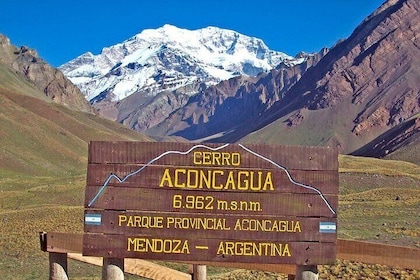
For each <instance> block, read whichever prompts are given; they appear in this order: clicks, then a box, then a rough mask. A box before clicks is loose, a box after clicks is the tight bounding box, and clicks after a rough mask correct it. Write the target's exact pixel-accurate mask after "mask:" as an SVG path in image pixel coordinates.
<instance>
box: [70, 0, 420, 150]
mask: <svg viewBox="0 0 420 280" xmlns="http://www.w3.org/2000/svg"><path fill="white" fill-rule="evenodd" d="M419 6H420V4H419V3H418V1H415V0H389V1H387V2H385V3H384V4H383V5H382V6H381V7H379V8H378V9H377V10H376V11H375V12H374V13H372V14H371V15H370V16H369V17H367V18H366V19H365V20H364V21H363V22H362V23H361V24H360V25H359V26H358V27H357V28H356V29H355V30H354V32H353V33H352V35H351V36H350V37H349V38H347V39H344V40H341V41H339V42H337V44H336V45H335V46H333V47H332V48H331V49H324V50H321V51H320V52H319V53H318V54H311V55H308V54H301V55H300V56H297V57H296V58H290V57H287V56H284V54H281V53H280V54H279V53H274V52H272V51H269V50H267V49H266V48H265V45H263V43H262V42H261V41H260V40H257V39H252V38H251V39H252V40H250V39H249V37H245V36H244V37H242V35H240V34H239V35H238V34H237V33H235V32H233V31H229V32H225V31H221V30H217V29H214V28H208V29H203V30H198V31H186V30H179V29H177V28H175V27H173V26H164V27H162V28H160V29H157V30H145V31H144V32H142V33H140V34H139V35H136V36H134V37H133V38H131V39H130V40H127V41H126V42H123V43H122V44H118V45H116V46H113V47H110V48H105V49H104V50H103V52H102V54H100V55H98V56H93V55H91V54H85V55H83V56H81V57H79V58H76V59H75V60H73V61H71V62H69V63H68V64H66V65H64V66H63V67H62V69H63V71H65V72H66V73H67V75H68V76H69V77H70V78H71V79H72V80H73V81H75V82H77V83H78V85H79V87H81V88H82V90H84V91H85V93H86V92H87V91H86V89H88V88H92V89H94V90H90V91H89V92H91V93H88V95H87V96H88V98H90V99H91V101H93V102H95V106H96V108H97V109H99V111H100V113H101V114H102V115H104V116H106V117H108V118H110V119H112V120H116V121H118V122H120V123H122V124H124V125H126V126H128V127H130V128H132V129H135V130H137V131H140V132H144V133H147V134H149V135H151V136H153V137H155V138H156V139H162V138H164V137H167V136H179V137H184V138H186V139H188V140H190V141H198V142H200V141H210V142H235V141H241V142H261V143H277V144H290V145H333V146H337V147H338V148H339V150H340V151H341V152H342V153H355V154H362V155H368V154H369V155H375V156H385V155H388V154H389V153H392V152H393V151H395V150H397V149H401V148H404V147H407V146H410V147H414V151H418V145H417V144H416V143H418V141H417V139H418V138H419V137H420V136H419V128H418V118H419V115H418V113H419V112H420V82H419V81H420V79H419V77H420V68H419V67H418V65H420V61H419V60H420V48H419V46H420V42H419V37H420V36H419V32H420V12H419V10H420V7H419ZM174 30H175V31H176V32H182V34H183V36H184V37H186V38H191V37H190V36H193V35H194V36H195V37H197V38H200V40H198V43H197V41H194V43H192V44H191V46H188V47H186V46H185V41H182V40H181V41H180V42H178V41H177V40H175V39H174V37H171V36H170V34H171V32H174ZM176 32H174V33H176ZM190 32H192V33H190ZM162 34H166V37H168V38H169V39H168V41H164V42H162V41H159V40H162V39H161V38H162ZM178 34H179V33H178ZM192 34H193V35H192ZM203 34H206V36H204V35H203ZM209 34H211V35H212V36H214V34H217V35H218V36H216V37H211V36H210V37H209V36H207V35H209ZM178 37H182V36H178ZM178 37H177V38H178ZM209 38H213V39H209ZM214 38H217V39H214ZM168 42H170V44H168ZM145 46H147V47H145ZM170 46H174V48H172V47H170ZM180 46H182V48H183V52H182V55H181V53H180V48H181V47H180ZM203 46H204V47H205V46H207V48H206V49H205V50H203V49H202V47H203ZM194 52H195V54H198V56H196V55H193V53H194ZM203 53H205V54H207V57H208V59H209V61H212V62H211V63H210V64H206V66H203V65H204V64H203V59H201V58H199V57H200V56H199V55H200V54H203ZM210 54H211V55H210ZM245 54H246V55H245ZM250 54H254V55H256V56H254V57H253V59H254V60H253V61H259V62H258V63H260V64H258V63H254V64H252V65H253V66H252V67H251V68H250V65H248V66H246V65H247V64H246V63H245V64H244V62H247V61H248V62H249V61H250V59H248V60H247V59H245V60H244V59H243V58H244V57H248V58H249V57H250V56H249V55H250ZM229 55H232V57H233V58H235V59H236V60H237V61H239V62H240V63H239V64H232V63H228V64H223V63H221V62H223V61H226V59H227V57H228V56H229ZM222 58H223V59H222ZM255 59H257V60H255ZM258 59H263V60H264V61H265V62H264V63H263V62H262V61H261V60H258ZM89 63H90V65H91V66H92V67H93V68H89V67H87V65H89ZM276 63H278V64H276ZM192 65H194V66H192ZM256 65H260V66H261V65H266V66H267V68H264V70H266V69H268V68H269V67H273V66H274V65H276V66H275V67H274V68H272V69H271V70H269V71H263V72H260V73H259V74H258V75H256V76H253V75H251V74H255V73H257V72H259V71H260V70H262V69H263V67H262V66H261V67H259V66H256ZM99 66H102V67H103V69H104V71H103V72H101V73H99V72H98V71H99V70H98V69H99V68H98V67H99ZM162 67H163V68H162ZM212 67H213V68H212ZM214 67H215V68H214ZM229 67H230V68H229ZM216 68H217V69H219V70H220V71H215V69H216ZM95 69H96V70H95ZM147 69H148V70H147ZM163 69H165V70H163ZM209 69H212V70H209ZM247 69H248V70H249V69H253V70H252V71H250V72H246V70H247ZM146 70H147V71H149V72H150V73H153V75H152V76H150V77H151V78H150V77H149V79H143V78H144V73H145V72H143V71H146ZM181 70H182V71H183V72H182V71H181ZM254 70H258V71H254ZM147 71H146V72H147ZM164 71H166V72H165V73H164ZM174 71H175V72H174ZM177 71H181V72H182V73H181V72H177ZM241 71H242V72H241ZM222 72H223V74H221V73H222ZM140 73H143V74H141V75H140ZM174 73H176V74H174ZM214 73H218V74H219V75H214ZM210 74H212V75H210ZM239 74H242V75H239ZM243 74H248V75H243ZM136 75H140V76H141V77H143V78H142V79H143V80H142V81H146V80H147V81H148V82H147V83H146V82H144V83H142V84H141V83H138V82H139V81H140V80H141V79H140V80H139V79H138V78H139V77H140V76H136ZM236 75H239V76H236ZM232 76H233V77H232ZM126 77H129V78H126ZM136 77H137V78H136ZM227 78H229V79H227ZM223 79H225V80H223ZM219 80H223V81H221V82H219V83H217V84H215V83H216V82H217V81H219ZM111 81H112V82H111ZM127 82H128V83H127ZM130 82H132V83H133V84H131V86H128V85H130ZM134 84H136V86H134ZM140 84H141V86H137V85H140ZM175 87H176V89H175ZM127 89H130V90H128V91H127ZM126 95H127V97H125V96H126ZM388 132H389V133H388ZM387 135H388V136H389V137H391V136H390V135H392V139H394V141H388V142H387V144H386V145H385V144H383V143H384V141H385V140H384V138H387V137H388V136H387ZM381 143H382V144H381ZM413 143H414V144H413ZM371 147H376V148H375V149H374V150H375V152H374V153H372V152H371V151H370V152H368V151H367V150H372V148H371ZM412 149H413V148H410V150H412Z"/></svg>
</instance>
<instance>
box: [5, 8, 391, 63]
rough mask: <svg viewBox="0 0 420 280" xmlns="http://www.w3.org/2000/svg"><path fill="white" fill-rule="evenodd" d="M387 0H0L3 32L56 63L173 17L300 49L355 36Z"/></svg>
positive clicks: (184, 24) (175, 21) (182, 23)
mask: <svg viewBox="0 0 420 280" xmlns="http://www.w3.org/2000/svg"><path fill="white" fill-rule="evenodd" d="M384 1H385V0H328V1H327V0H325V1H321V0H306V1H291V0H254V1H249V0H240V1H239V0H178V1H174V0H158V1H156V0H154V1H144V0H132V1H126V0H119V1H115V0H114V1H109V0H101V1H99V0H66V1H64V0H37V1H36V0H19V1H12V0H0V33H2V34H4V35H6V36H7V37H9V38H10V40H11V43H12V44H14V45H16V46H21V45H25V46H28V47H30V48H34V49H36V50H37V51H38V53H39V54H40V56H41V57H42V58H44V59H45V60H46V61H47V62H49V63H50V64H52V65H53V66H60V65H61V64H63V63H65V62H67V61H69V60H71V59H73V58H75V57H77V56H79V55H81V54H83V53H85V52H87V51H91V52H92V53H94V54H98V53H100V51H101V49H102V48H103V47H107V46H111V45H114V44H116V43H120V42H122V41H124V40H126V39H128V38H130V37H131V36H133V35H135V34H137V33H140V32H141V31H142V30H144V29H149V28H158V27H161V26H163V25H164V24H166V23H168V24H172V25H175V26H177V27H180V28H186V29H199V28H203V27H207V26H216V27H221V28H226V29H231V30H235V31H238V32H240V33H242V34H244V35H248V36H253V37H258V38H260V39H262V40H263V41H264V42H265V43H266V44H267V45H268V47H269V48H271V49H273V50H276V51H282V52H285V53H286V54H289V55H293V56H294V55H296V54H297V53H298V52H299V51H306V52H315V51H319V50H320V49H321V48H322V47H331V46H332V45H334V43H335V42H336V41H337V40H339V39H341V38H346V37H348V36H350V34H351V32H352V31H353V30H354V29H355V28H356V26H357V25H358V24H359V23H360V22H361V21H362V20H363V19H364V18H365V17H366V16H368V15H369V14H370V13H372V12H373V11H374V10H375V9H376V8H378V7H379V6H380V5H381V4H382V3H383V2H384Z"/></svg>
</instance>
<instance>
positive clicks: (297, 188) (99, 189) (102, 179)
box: [83, 141, 338, 265]
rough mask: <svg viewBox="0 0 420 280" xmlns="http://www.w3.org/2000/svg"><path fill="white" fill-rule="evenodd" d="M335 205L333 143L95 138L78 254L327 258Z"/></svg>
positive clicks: (279, 260) (332, 254) (332, 252)
mask: <svg viewBox="0 0 420 280" xmlns="http://www.w3.org/2000/svg"><path fill="white" fill-rule="evenodd" d="M337 206H338V154H337V150H336V149H332V148H325V147H297V146H275V145H242V144H191V143H149V142H100V141H95V142H91V143H90V144H89V159H88V175H87V186H86V195H85V220H84V223H85V227H84V228H85V234H84V238H83V254H84V255H88V256H102V257H108V258H141V259H158V260H171V261H199V262H201V263H202V264H206V262H226V263H261V264H264V263H272V264H298V265H305V264H308V265H311V264H331V263H334V262H335V259H336V243H337Z"/></svg>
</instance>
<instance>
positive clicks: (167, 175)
mask: <svg viewBox="0 0 420 280" xmlns="http://www.w3.org/2000/svg"><path fill="white" fill-rule="evenodd" d="M165 183H166V184H165ZM163 186H168V187H173V186H174V185H173V184H172V180H171V174H170V173H169V169H168V168H166V169H165V171H164V172H163V175H162V180H160V184H159V187H163Z"/></svg>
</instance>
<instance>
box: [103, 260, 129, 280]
mask: <svg viewBox="0 0 420 280" xmlns="http://www.w3.org/2000/svg"><path fill="white" fill-rule="evenodd" d="M102 280H124V259H111V258H104V259H103V266H102Z"/></svg>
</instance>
